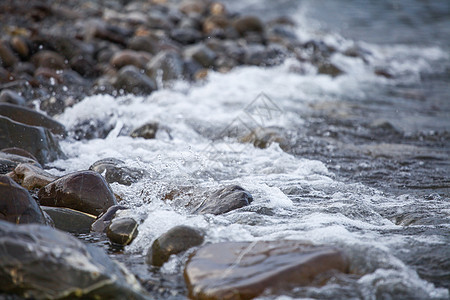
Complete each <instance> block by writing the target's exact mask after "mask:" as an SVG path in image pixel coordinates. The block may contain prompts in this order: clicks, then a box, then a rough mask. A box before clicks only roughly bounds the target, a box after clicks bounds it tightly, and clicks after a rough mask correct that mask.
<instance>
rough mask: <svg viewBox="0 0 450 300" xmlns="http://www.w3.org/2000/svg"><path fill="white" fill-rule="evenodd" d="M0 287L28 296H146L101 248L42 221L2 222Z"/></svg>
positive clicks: (5, 290)
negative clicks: (45, 224)
mask: <svg viewBox="0 0 450 300" xmlns="http://www.w3.org/2000/svg"><path fill="white" fill-rule="evenodd" d="M0 245H2V247H0V282H1V283H2V284H1V285H0V292H4V293H8V294H14V295H17V296H21V297H24V298H27V299H62V298H64V299H76V298H78V299H136V300H140V299H150V298H149V297H148V296H147V294H146V292H145V291H144V290H143V289H142V287H141V286H140V284H139V283H138V281H137V280H136V278H135V277H134V276H133V275H132V274H131V273H130V272H129V271H128V270H126V269H125V267H123V266H122V265H121V264H119V263H117V262H115V261H114V260H112V259H111V258H109V257H108V255H107V254H106V253H105V252H104V251H103V250H102V249H100V248H98V247H95V246H92V245H87V244H84V243H83V242H81V241H80V240H78V239H77V238H75V237H73V236H71V235H70V234H67V233H65V232H63V231H60V230H57V229H54V228H51V227H49V226H41V225H35V224H34V225H14V224H10V223H7V222H4V221H0Z"/></svg>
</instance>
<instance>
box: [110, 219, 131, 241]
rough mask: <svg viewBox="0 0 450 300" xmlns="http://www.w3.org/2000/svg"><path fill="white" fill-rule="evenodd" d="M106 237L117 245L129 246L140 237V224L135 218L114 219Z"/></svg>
mask: <svg viewBox="0 0 450 300" xmlns="http://www.w3.org/2000/svg"><path fill="white" fill-rule="evenodd" d="M106 235H107V236H108V238H109V240H110V241H111V242H113V243H115V244H119V245H124V246H125V245H129V244H130V243H131V242H132V241H133V240H134V239H135V238H136V236H137V235H138V224H137V222H136V221H135V220H134V219H133V218H119V219H113V220H112V221H111V224H109V226H108V228H107V229H106Z"/></svg>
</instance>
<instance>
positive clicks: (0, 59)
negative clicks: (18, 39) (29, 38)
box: [0, 41, 19, 68]
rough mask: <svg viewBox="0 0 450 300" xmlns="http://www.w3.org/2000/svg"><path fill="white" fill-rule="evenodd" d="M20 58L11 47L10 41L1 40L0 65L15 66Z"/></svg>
mask: <svg viewBox="0 0 450 300" xmlns="http://www.w3.org/2000/svg"><path fill="white" fill-rule="evenodd" d="M18 61H19V59H18V58H17V56H15V55H14V52H13V51H12V50H11V48H10V47H9V45H8V43H6V42H4V41H0V66H3V67H5V68H8V67H12V66H14V65H15V64H16V63H17V62H18Z"/></svg>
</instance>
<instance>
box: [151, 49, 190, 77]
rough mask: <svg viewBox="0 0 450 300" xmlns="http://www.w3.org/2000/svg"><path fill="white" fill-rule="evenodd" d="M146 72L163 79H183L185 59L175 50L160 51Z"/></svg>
mask: <svg viewBox="0 0 450 300" xmlns="http://www.w3.org/2000/svg"><path fill="white" fill-rule="evenodd" d="M146 73H147V75H148V76H150V77H151V78H153V79H158V78H161V79H162V80H163V81H169V80H176V79H181V78H182V77H183V60H182V59H181V56H180V55H179V54H178V53H177V52H175V51H171V50H169V51H163V52H160V53H159V54H158V55H156V56H155V57H153V58H152V60H151V61H150V62H149V63H148V64H147V66H146Z"/></svg>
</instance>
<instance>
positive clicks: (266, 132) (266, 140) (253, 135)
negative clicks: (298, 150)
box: [240, 127, 288, 149]
mask: <svg viewBox="0 0 450 300" xmlns="http://www.w3.org/2000/svg"><path fill="white" fill-rule="evenodd" d="M240 141H241V142H242V143H251V144H253V145H254V146H255V147H257V148H261V149H265V148H267V147H269V146H270V145H271V144H272V143H278V144H279V145H280V147H281V148H282V149H286V148H287V147H288V141H287V140H286V138H285V137H284V136H283V134H282V132H281V130H280V129H279V128H273V127H268V128H264V127H258V128H256V129H254V130H252V131H251V132H250V133H249V134H248V135H246V136H244V137H242V138H241V139H240Z"/></svg>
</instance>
